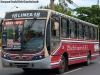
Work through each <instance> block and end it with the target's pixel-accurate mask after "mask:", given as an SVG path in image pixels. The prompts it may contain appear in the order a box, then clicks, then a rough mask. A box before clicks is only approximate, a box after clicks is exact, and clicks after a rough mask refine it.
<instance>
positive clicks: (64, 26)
mask: <svg viewBox="0 0 100 75" xmlns="http://www.w3.org/2000/svg"><path fill="white" fill-rule="evenodd" d="M61 37H63V38H66V37H67V20H66V19H62V20H61Z"/></svg>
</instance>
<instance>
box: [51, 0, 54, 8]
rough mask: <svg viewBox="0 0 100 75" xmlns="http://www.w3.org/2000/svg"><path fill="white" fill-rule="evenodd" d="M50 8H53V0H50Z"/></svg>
mask: <svg viewBox="0 0 100 75" xmlns="http://www.w3.org/2000/svg"><path fill="white" fill-rule="evenodd" d="M50 8H51V10H54V0H50Z"/></svg>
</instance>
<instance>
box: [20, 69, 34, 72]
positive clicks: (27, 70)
mask: <svg viewBox="0 0 100 75" xmlns="http://www.w3.org/2000/svg"><path fill="white" fill-rule="evenodd" d="M22 69H23V71H24V72H30V71H31V70H32V69H31V68H22Z"/></svg>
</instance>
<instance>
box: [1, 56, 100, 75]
mask: <svg viewBox="0 0 100 75" xmlns="http://www.w3.org/2000/svg"><path fill="white" fill-rule="evenodd" d="M40 74H41V75H57V74H54V71H50V70H42V71H39V70H38V71H35V72H31V73H24V72H23V70H21V69H16V68H14V69H12V68H6V69H4V68H2V66H1V62H0V75H40ZM61 75H100V56H99V57H98V58H97V59H96V60H95V61H91V65H90V66H85V65H84V64H77V65H72V66H69V71H68V72H66V73H64V74H61Z"/></svg>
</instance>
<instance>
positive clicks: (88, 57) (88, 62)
mask: <svg viewBox="0 0 100 75" xmlns="http://www.w3.org/2000/svg"><path fill="white" fill-rule="evenodd" d="M90 60H91V55H90V53H89V52H88V54H87V61H86V65H87V66H89V65H90Z"/></svg>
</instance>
